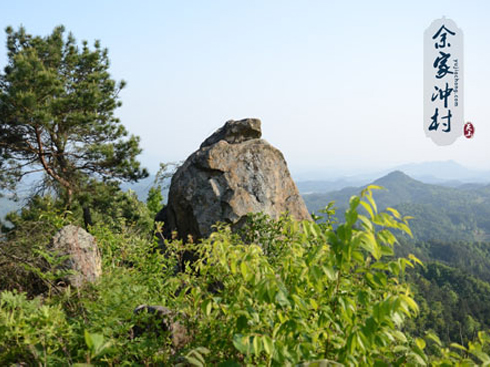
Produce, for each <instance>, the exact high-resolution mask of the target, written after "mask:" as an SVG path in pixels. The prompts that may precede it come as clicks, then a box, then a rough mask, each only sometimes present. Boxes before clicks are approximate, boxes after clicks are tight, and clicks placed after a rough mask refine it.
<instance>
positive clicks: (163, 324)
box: [131, 305, 191, 350]
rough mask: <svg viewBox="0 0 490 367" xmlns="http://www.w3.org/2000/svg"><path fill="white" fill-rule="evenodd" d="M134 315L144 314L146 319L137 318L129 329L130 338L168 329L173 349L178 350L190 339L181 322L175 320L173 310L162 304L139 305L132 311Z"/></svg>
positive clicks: (159, 332)
mask: <svg viewBox="0 0 490 367" xmlns="http://www.w3.org/2000/svg"><path fill="white" fill-rule="evenodd" d="M133 313H134V314H135V315H141V314H146V316H148V317H147V318H146V320H142V319H140V320H138V321H137V322H136V324H135V325H134V327H133V328H132V329H131V338H135V337H138V336H141V335H143V334H144V333H155V334H157V335H160V334H161V333H162V332H166V331H169V332H170V337H171V339H172V346H173V348H174V350H179V349H181V348H183V347H184V346H186V345H187V344H188V343H189V341H190V339H191V338H190V335H189V333H188V332H187V329H186V328H185V326H184V325H182V323H180V322H179V321H178V320H177V317H176V316H177V315H176V314H175V312H173V311H171V310H169V309H168V308H166V307H163V306H149V305H140V306H138V307H136V308H135V309H134V311H133Z"/></svg>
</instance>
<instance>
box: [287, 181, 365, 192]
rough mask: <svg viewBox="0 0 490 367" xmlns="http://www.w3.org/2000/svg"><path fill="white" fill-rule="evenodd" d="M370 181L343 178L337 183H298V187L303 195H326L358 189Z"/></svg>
mask: <svg viewBox="0 0 490 367" xmlns="http://www.w3.org/2000/svg"><path fill="white" fill-rule="evenodd" d="M368 182H369V180H359V179H351V178H342V179H338V180H335V181H324V180H321V181H298V182H296V186H297V187H298V190H299V192H300V193H301V194H311V193H325V192H330V191H335V190H340V189H343V188H345V187H357V186H361V185H364V184H367V183H368Z"/></svg>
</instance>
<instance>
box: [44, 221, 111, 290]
mask: <svg viewBox="0 0 490 367" xmlns="http://www.w3.org/2000/svg"><path fill="white" fill-rule="evenodd" d="M51 250H52V251H53V252H54V253H55V254H57V255H58V256H60V257H61V256H68V259H67V260H66V261H65V262H64V263H63V264H62V266H61V267H62V268H63V269H65V270H73V272H74V273H73V274H71V275H69V276H68V277H67V278H66V279H64V281H66V282H68V283H70V284H71V285H72V286H74V287H80V286H81V285H82V284H83V283H84V282H86V281H89V282H93V281H95V280H96V279H97V278H98V277H99V276H100V275H101V274H102V265H101V258H100V253H99V250H98V247H97V243H96V240H95V238H94V237H93V236H92V235H91V234H90V233H88V232H87V231H85V230H84V229H83V228H80V227H77V226H74V225H71V224H70V225H67V226H65V227H63V228H62V229H61V230H60V231H59V232H58V233H57V234H56V235H55V236H54V237H53V241H52V246H51Z"/></svg>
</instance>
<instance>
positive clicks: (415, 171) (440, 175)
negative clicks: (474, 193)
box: [395, 160, 490, 186]
mask: <svg viewBox="0 0 490 367" xmlns="http://www.w3.org/2000/svg"><path fill="white" fill-rule="evenodd" d="M395 169H396V170H399V171H402V172H405V173H406V174H407V175H409V176H411V177H413V178H415V179H417V180H419V181H422V182H425V183H434V184H443V183H445V182H448V181H449V182H451V181H453V182H461V183H468V182H480V183H481V182H486V183H490V171H478V170H473V169H469V168H466V167H464V166H462V165H461V164H459V163H457V162H455V161H452V160H450V161H445V162H423V163H410V164H404V165H401V166H397V167H396V168H395ZM455 186H456V185H455Z"/></svg>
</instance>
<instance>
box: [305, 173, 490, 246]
mask: <svg viewBox="0 0 490 367" xmlns="http://www.w3.org/2000/svg"><path fill="white" fill-rule="evenodd" d="M372 184H374V185H378V186H382V187H384V188H385V190H378V191H376V192H375V193H374V199H375V200H376V202H377V204H378V207H379V209H384V208H386V207H393V208H395V209H398V210H399V211H400V212H401V214H402V215H405V216H406V215H408V216H413V217H414V219H413V220H412V221H411V228H412V231H413V233H414V236H415V239H417V240H433V239H437V240H442V241H453V240H465V241H483V240H487V239H488V238H489V235H490V186H484V187H480V186H475V187H474V188H469V187H468V186H465V187H464V188H461V189H459V188H451V187H445V186H438V185H430V184H425V183H422V182H420V181H417V180H414V179H412V178H411V177H409V176H407V175H406V174H404V173H403V172H400V171H395V172H392V173H390V174H388V175H386V176H384V177H382V178H380V179H378V180H376V181H374V182H373V183H372ZM362 189H363V187H349V188H344V189H342V190H339V191H333V192H329V193H325V194H306V195H303V198H304V200H305V202H306V205H307V207H308V209H309V210H310V211H311V212H318V211H319V210H321V209H322V208H323V207H324V206H325V204H326V203H328V202H330V201H335V204H336V207H337V208H338V209H339V211H344V210H345V209H346V208H347V205H348V202H349V198H350V197H351V196H352V195H355V193H358V192H359V191H360V190H362Z"/></svg>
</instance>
